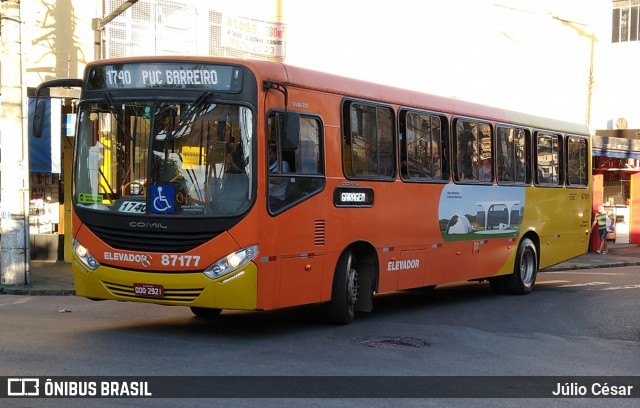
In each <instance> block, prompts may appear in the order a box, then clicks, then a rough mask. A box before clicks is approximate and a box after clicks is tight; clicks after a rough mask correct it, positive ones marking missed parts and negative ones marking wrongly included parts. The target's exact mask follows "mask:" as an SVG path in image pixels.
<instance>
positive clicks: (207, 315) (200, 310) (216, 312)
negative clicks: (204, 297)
mask: <svg viewBox="0 0 640 408" xmlns="http://www.w3.org/2000/svg"><path fill="white" fill-rule="evenodd" d="M191 312H192V313H193V314H194V315H195V316H196V317H200V318H203V319H213V318H215V317H218V316H220V313H222V309H211V308H208V307H195V306H191Z"/></svg>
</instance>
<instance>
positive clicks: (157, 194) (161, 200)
mask: <svg viewBox="0 0 640 408" xmlns="http://www.w3.org/2000/svg"><path fill="white" fill-rule="evenodd" d="M150 193H151V213H153V214H173V213H175V212H176V206H175V199H174V198H175V193H176V192H175V186H174V185H173V184H152V185H151V190H150Z"/></svg>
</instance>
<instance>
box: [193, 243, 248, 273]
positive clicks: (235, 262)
mask: <svg viewBox="0 0 640 408" xmlns="http://www.w3.org/2000/svg"><path fill="white" fill-rule="evenodd" d="M256 255H258V246H257V245H252V246H250V247H247V248H243V249H241V250H239V251H236V252H233V253H230V254H229V255H227V256H225V257H224V258H222V259H220V260H219V261H217V262H216V263H214V264H213V265H211V266H210V267H208V268H207V269H205V270H204V274H205V275H206V276H207V277H209V278H211V279H218V278H219V277H221V276H224V275H227V274H229V273H231V272H233V271H236V270H238V269H240V268H242V267H243V266H245V265H246V264H248V263H249V262H250V261H251V260H252V259H253V258H255V257H256Z"/></svg>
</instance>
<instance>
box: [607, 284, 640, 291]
mask: <svg viewBox="0 0 640 408" xmlns="http://www.w3.org/2000/svg"><path fill="white" fill-rule="evenodd" d="M622 289H640V284H636V285H624V286H611V287H610V288H603V289H601V290H622Z"/></svg>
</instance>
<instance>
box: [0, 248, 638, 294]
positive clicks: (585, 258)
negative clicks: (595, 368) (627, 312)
mask: <svg viewBox="0 0 640 408" xmlns="http://www.w3.org/2000/svg"><path fill="white" fill-rule="evenodd" d="M629 265H640V246H637V245H635V244H628V245H627V244H617V245H611V246H610V251H609V253H608V254H606V255H600V254H596V253H591V252H590V253H587V254H584V255H582V256H579V257H577V258H573V259H570V260H568V261H566V262H562V263H560V264H558V265H554V266H552V267H549V268H545V269H543V270H542V271H541V272H547V271H564V270H574V269H594V268H611V267H617V266H629ZM30 271H31V284H30V285H27V286H18V285H0V294H9V295H75V289H74V286H73V274H72V272H71V264H68V263H64V262H49V261H31V264H30Z"/></svg>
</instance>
